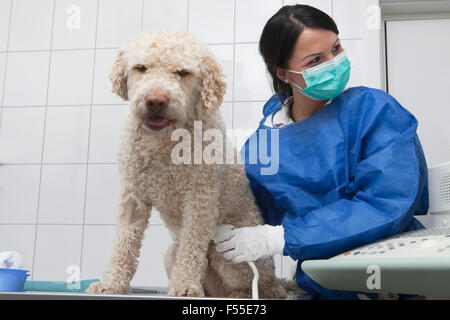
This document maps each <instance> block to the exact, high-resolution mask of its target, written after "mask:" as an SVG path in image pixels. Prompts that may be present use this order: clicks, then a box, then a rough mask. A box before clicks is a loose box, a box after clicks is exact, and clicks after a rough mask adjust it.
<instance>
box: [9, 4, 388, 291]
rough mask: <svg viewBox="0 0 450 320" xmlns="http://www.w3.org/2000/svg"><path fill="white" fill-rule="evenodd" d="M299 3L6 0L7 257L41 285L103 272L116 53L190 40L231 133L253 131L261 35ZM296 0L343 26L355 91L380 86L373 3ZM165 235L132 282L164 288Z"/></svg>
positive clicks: (150, 238) (262, 90)
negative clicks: (219, 94)
mask: <svg viewBox="0 0 450 320" xmlns="http://www.w3.org/2000/svg"><path fill="white" fill-rule="evenodd" d="M295 2H296V1H288V0H284V1H282V0H173V1H164V0H1V1H0V101H1V112H0V251H4V250H16V251H18V252H20V253H21V254H22V255H23V257H24V262H25V268H27V269H29V270H31V274H32V279H35V280H36V279H38V280H60V281H64V280H66V279H67V277H68V276H69V275H68V274H67V268H68V267H69V266H70V265H78V266H81V277H82V279H89V278H97V277H101V275H102V272H103V271H104V269H105V267H106V265H107V263H108V262H109V258H110V255H111V249H112V241H113V238H114V232H115V223H116V217H117V197H118V190H119V185H118V182H119V177H118V172H117V164H116V156H115V154H116V147H117V141H118V135H119V132H120V127H121V122H122V119H123V116H124V112H125V110H126V108H127V105H126V104H124V103H123V102H122V101H121V100H120V99H119V98H117V97H116V96H114V95H113V94H112V93H111V85H110V83H109V80H108V73H109V69H110V67H111V65H112V63H113V61H114V58H115V55H116V52H117V49H118V47H119V46H120V45H121V43H122V42H123V41H124V40H126V39H127V37H128V36H130V35H133V34H135V33H137V32H139V31H140V30H143V29H149V28H161V29H164V28H165V29H182V30H187V31H189V32H190V33H192V34H194V35H195V36H196V37H197V38H198V39H199V40H200V41H204V42H205V43H207V44H208V46H209V48H210V49H211V50H212V51H213V53H214V54H215V56H216V57H217V59H218V60H219V62H220V63H221V65H222V67H223V69H224V73H225V75H226V81H227V84H228V91H227V93H226V95H225V99H224V103H223V105H222V109H221V112H222V115H223V116H224V118H225V121H226V124H227V126H228V127H229V128H244V129H254V128H256V125H257V123H258V122H259V120H260V118H261V111H262V107H263V104H264V102H265V101H266V100H267V99H268V98H269V97H270V96H271V95H272V93H271V89H270V85H269V77H268V75H267V73H266V71H265V67H264V64H263V61H262V58H261V57H260V56H259V53H258V40H259V36H260V33H261V31H262V28H263V26H264V24H265V23H266V21H267V19H268V18H270V16H272V15H273V14H274V13H275V12H276V11H277V10H278V9H279V8H280V7H281V6H283V5H287V4H293V3H295ZM300 2H301V3H305V4H310V5H313V6H316V7H318V8H319V9H321V10H324V11H325V12H327V13H328V14H329V15H331V16H333V18H334V19H335V20H336V22H337V24H338V27H339V29H340V31H341V33H340V37H341V39H342V43H343V46H344V47H345V48H346V50H347V52H348V55H349V57H350V60H351V61H352V74H351V79H350V85H351V86H352V85H371V86H378V85H379V84H378V83H377V82H376V81H375V82H374V81H372V82H371V83H368V82H367V81H366V79H369V78H371V77H372V78H373V76H370V75H372V74H373V70H376V69H377V68H379V65H377V63H375V64H373V63H372V62H370V63H369V60H368V59H367V58H366V56H367V55H368V54H369V53H368V52H366V50H367V49H366V48H368V47H371V48H373V42H372V45H371V46H368V45H367V42H368V38H367V37H368V36H367V32H365V30H364V19H365V18H364V15H365V9H366V8H365V6H366V5H367V3H369V2H370V3H377V1H376V0H364V1H360V0H309V1H300ZM30 13H32V14H30ZM205 26H207V27H205ZM375 48H377V46H375ZM372 55H373V53H372ZM375 56H376V55H375ZM374 84H375V85H374ZM169 239H170V238H169V235H168V233H167V231H166V229H165V228H164V226H163V225H162V222H161V220H160V218H159V217H158V213H157V212H155V211H154V212H153V215H152V218H151V221H150V227H149V228H148V230H147V232H146V235H145V240H144V245H143V249H142V251H141V252H142V256H141V258H140V266H139V271H138V273H137V275H136V277H135V278H134V280H133V282H132V284H133V285H154V286H166V285H167V278H166V275H165V271H164V267H163V262H162V256H163V254H164V252H165V250H166V248H167V247H168V245H169V243H170V240H169ZM276 266H277V273H278V275H279V276H282V275H283V276H285V275H286V274H287V273H288V269H289V264H288V259H286V258H283V259H281V257H280V256H278V257H276Z"/></svg>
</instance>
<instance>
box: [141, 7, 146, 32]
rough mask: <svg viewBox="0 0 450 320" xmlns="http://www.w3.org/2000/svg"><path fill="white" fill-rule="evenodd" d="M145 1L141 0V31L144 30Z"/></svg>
mask: <svg viewBox="0 0 450 320" xmlns="http://www.w3.org/2000/svg"><path fill="white" fill-rule="evenodd" d="M144 1H145V0H141V32H142V31H144V30H143V28H144Z"/></svg>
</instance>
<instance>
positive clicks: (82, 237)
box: [80, 0, 101, 276]
mask: <svg viewBox="0 0 450 320" xmlns="http://www.w3.org/2000/svg"><path fill="white" fill-rule="evenodd" d="M100 1H101V0H97V17H96V23H95V46H97V36H98V17H99V14H100ZM96 60H97V50H94V64H93V67H92V87H91V107H90V115H89V129H88V130H89V132H88V145H87V156H86V162H87V164H86V173H85V174H86V177H85V185H84V208H83V225H82V228H81V252H80V276H81V273H82V270H83V247H84V227H85V224H86V204H87V186H88V176H89V152H90V144H91V129H92V109H93V106H92V103H93V102H94V81H95V63H96Z"/></svg>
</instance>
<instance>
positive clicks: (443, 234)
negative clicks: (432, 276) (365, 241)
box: [332, 228, 450, 259]
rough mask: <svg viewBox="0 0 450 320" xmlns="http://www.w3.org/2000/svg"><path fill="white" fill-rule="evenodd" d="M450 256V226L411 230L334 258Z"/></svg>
mask: <svg viewBox="0 0 450 320" xmlns="http://www.w3.org/2000/svg"><path fill="white" fill-rule="evenodd" d="M444 256H447V257H450V228H436V229H423V230H416V231H409V232H405V233H402V234H400V235H396V236H393V237H390V238H388V239H384V240H381V241H378V242H375V243H372V244H370V245H367V246H363V247H360V248H357V249H354V250H351V251H348V252H345V253H343V254H340V255H338V256H336V257H334V258H332V259H367V258H381V259H383V258H406V257H417V258H421V257H444Z"/></svg>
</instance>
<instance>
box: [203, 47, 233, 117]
mask: <svg viewBox="0 0 450 320" xmlns="http://www.w3.org/2000/svg"><path fill="white" fill-rule="evenodd" d="M202 67H203V78H202V92H201V104H202V108H203V110H205V114H213V113H215V112H216V111H217V110H218V108H219V107H220V105H221V104H222V101H223V96H224V95H225V91H226V88H227V84H226V83H225V81H224V78H225V76H224V75H223V73H222V68H221V67H220V65H219V64H218V63H217V61H216V59H215V58H214V56H213V55H212V53H211V52H209V51H208V52H207V53H206V54H205V56H204V57H203V59H202Z"/></svg>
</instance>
